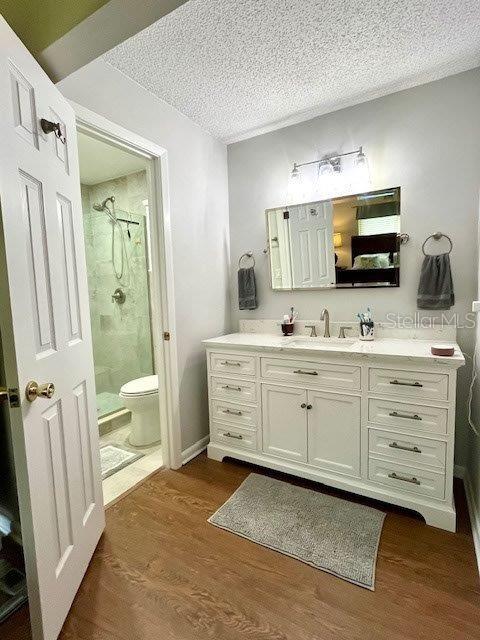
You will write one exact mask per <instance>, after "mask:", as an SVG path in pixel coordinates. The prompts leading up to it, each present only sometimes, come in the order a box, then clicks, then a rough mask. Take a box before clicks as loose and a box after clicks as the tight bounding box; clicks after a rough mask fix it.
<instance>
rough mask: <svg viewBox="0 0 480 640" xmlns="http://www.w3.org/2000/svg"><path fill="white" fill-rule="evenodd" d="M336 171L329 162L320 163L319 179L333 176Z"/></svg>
mask: <svg viewBox="0 0 480 640" xmlns="http://www.w3.org/2000/svg"><path fill="white" fill-rule="evenodd" d="M333 172H334V169H333V165H332V164H331V163H330V162H328V160H327V161H324V162H320V164H319V165H318V176H319V177H322V178H323V177H324V176H331V175H333Z"/></svg>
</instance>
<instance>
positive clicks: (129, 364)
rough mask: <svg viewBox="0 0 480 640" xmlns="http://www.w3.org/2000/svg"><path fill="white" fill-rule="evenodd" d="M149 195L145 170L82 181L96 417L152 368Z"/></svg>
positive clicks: (116, 407) (112, 410) (113, 411)
mask: <svg viewBox="0 0 480 640" xmlns="http://www.w3.org/2000/svg"><path fill="white" fill-rule="evenodd" d="M148 193H149V188H148V180H147V172H146V171H138V172H135V173H132V174H129V175H126V176H123V177H120V178H115V179H111V180H106V181H103V182H100V183H98V184H88V185H87V184H82V206H83V220H84V231H85V250H86V259H87V271H88V285H89V293H90V316H91V325H92V342H93V355H94V363H95V382H96V389H97V414H98V418H99V420H102V419H105V418H106V417H107V416H115V415H118V412H121V411H122V410H123V409H124V406H123V403H122V400H121V398H120V397H119V391H120V388H121V387H122V385H124V384H125V383H127V382H129V381H130V380H134V379H136V378H141V377H143V376H148V375H151V374H153V372H154V362H153V348H152V330H151V317H150V294H149V266H150V265H149V250H148V239H149V238H148V213H149V211H148Z"/></svg>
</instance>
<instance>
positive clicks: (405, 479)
mask: <svg viewBox="0 0 480 640" xmlns="http://www.w3.org/2000/svg"><path fill="white" fill-rule="evenodd" d="M388 477H389V478H392V479H393V480H401V481H402V482H410V484H417V485H420V480H417V478H414V477H412V478H408V477H405V476H399V475H398V473H395V471H392V473H389V474H388Z"/></svg>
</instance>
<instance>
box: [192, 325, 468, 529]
mask: <svg viewBox="0 0 480 640" xmlns="http://www.w3.org/2000/svg"><path fill="white" fill-rule="evenodd" d="M431 344H432V342H428V341H426V340H413V339H412V340H410V339H408V340H407V339H380V340H375V341H374V342H368V343H365V342H360V341H359V340H356V339H336V338H329V339H324V338H307V337H305V336H293V337H288V338H283V337H279V336H275V335H269V334H253V333H236V334H231V335H227V336H222V337H219V338H214V339H211V340H206V341H205V345H206V347H207V363H208V385H209V403H210V444H209V445H208V456H209V457H210V458H213V459H215V460H219V461H221V460H223V458H224V457H227V456H228V457H232V458H237V459H239V460H244V461H247V462H250V463H253V464H258V465H261V466H265V467H269V468H271V469H276V470H278V471H283V472H285V473H290V474H294V475H297V476H301V477H304V478H308V479H310V480H316V481H318V482H321V483H323V484H326V485H330V486H332V487H336V488H339V489H343V490H345V491H350V492H353V493H358V494H361V495H364V496H368V497H370V498H375V499H377V500H383V501H385V502H390V503H393V504H396V505H400V506H402V507H406V508H409V509H412V510H414V511H417V512H419V513H420V514H421V515H423V517H424V518H425V520H426V522H427V524H430V525H433V526H436V527H440V528H442V529H446V530H448V531H455V505H454V501H453V492H452V485H453V465H454V462H453V455H454V437H455V393H456V379H457V369H458V368H459V367H461V366H462V365H463V364H464V358H463V355H462V353H461V351H460V349H459V347H458V346H457V345H456V346H455V354H454V356H452V357H448V358H445V357H444V358H442V357H438V356H432V355H431V353H430V346H431Z"/></svg>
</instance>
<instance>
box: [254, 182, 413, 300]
mask: <svg viewBox="0 0 480 640" xmlns="http://www.w3.org/2000/svg"><path fill="white" fill-rule="evenodd" d="M265 213H266V224H267V240H268V254H269V258H270V275H271V286H272V289H274V290H276V291H284V290H292V289H324V288H329V289H332V288H333V289H345V288H348V289H351V288H365V287H398V286H399V285H400V187H393V188H390V189H381V190H379V191H370V192H368V193H359V194H355V195H349V196H342V197H339V198H334V199H331V200H320V201H317V202H307V203H303V204H294V205H289V206H286V207H278V208H275V209H267V210H266V212H265Z"/></svg>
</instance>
